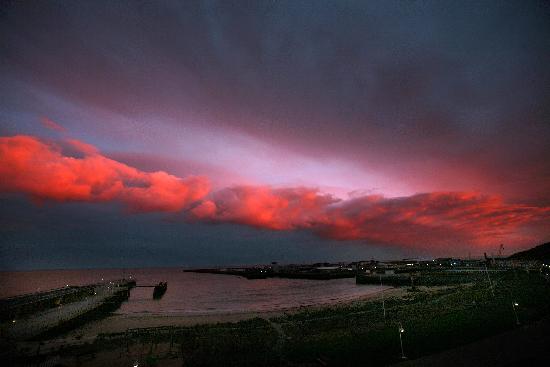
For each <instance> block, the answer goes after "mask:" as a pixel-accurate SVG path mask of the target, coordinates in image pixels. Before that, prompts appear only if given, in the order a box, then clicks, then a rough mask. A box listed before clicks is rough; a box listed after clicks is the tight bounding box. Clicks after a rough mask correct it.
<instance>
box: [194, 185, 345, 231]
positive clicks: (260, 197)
mask: <svg viewBox="0 0 550 367" xmlns="http://www.w3.org/2000/svg"><path fill="white" fill-rule="evenodd" d="M212 196H213V198H212V199H211V200H208V201H204V202H203V203H202V204H201V205H199V206H198V207H196V208H194V209H193V210H192V211H191V213H192V215H194V217H195V218H198V219H203V220H210V221H216V222H232V223H240V224H247V225H251V226H254V227H261V228H269V229H277V230H283V229H299V228H310V227H311V226H313V225H314V224H315V223H317V222H318V221H319V220H320V219H321V218H323V216H324V215H325V211H326V208H327V206H328V205H330V204H332V203H335V202H337V201H338V200H337V199H334V198H333V197H332V196H330V195H321V194H319V192H318V191H317V190H316V189H310V188H285V189H272V188H270V187H266V186H239V187H233V188H228V189H224V190H220V191H218V192H216V193H215V194H213V195H212Z"/></svg>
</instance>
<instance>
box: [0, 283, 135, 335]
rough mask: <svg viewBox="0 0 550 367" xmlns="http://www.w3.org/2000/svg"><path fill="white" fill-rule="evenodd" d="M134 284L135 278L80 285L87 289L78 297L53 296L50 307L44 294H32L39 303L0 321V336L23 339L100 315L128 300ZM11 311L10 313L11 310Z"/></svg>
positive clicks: (51, 331)
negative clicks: (62, 298)
mask: <svg viewBox="0 0 550 367" xmlns="http://www.w3.org/2000/svg"><path fill="white" fill-rule="evenodd" d="M133 286H135V281H128V280H119V281H115V282H106V283H100V284H94V285H88V286H85V287H83V288H85V289H87V291H86V292H85V293H83V294H80V296H79V297H77V298H73V299H68V300H69V301H71V302H68V303H63V302H58V301H59V298H55V299H56V300H57V301H55V302H54V304H55V306H54V307H50V304H51V300H48V301H44V294H40V293H37V294H35V295H33V296H34V297H35V299H36V300H37V302H38V305H32V304H31V305H30V306H29V305H28V304H25V306H24V309H23V310H24V311H25V312H24V313H21V314H20V317H21V318H13V319H11V320H3V322H2V323H1V324H0V337H1V338H3V339H8V340H9V339H15V340H26V339H31V338H37V337H40V336H43V335H51V334H54V333H56V332H61V331H63V330H65V329H70V328H71V327H74V326H75V325H78V324H80V323H82V322H85V321H86V320H88V319H90V318H93V317H97V316H100V314H101V313H105V312H110V311H112V310H114V309H116V308H118V306H120V304H121V303H122V302H123V301H124V300H126V299H128V297H129V291H130V289H131V288H132V287H133ZM44 293H51V292H44ZM33 308H34V309H37V310H38V311H37V312H34V313H31V314H29V313H28V310H29V309H33ZM11 312H12V315H13V312H14V311H13V310H12V311H11ZM3 319H5V316H4V317H3Z"/></svg>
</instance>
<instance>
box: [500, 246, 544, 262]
mask: <svg viewBox="0 0 550 367" xmlns="http://www.w3.org/2000/svg"><path fill="white" fill-rule="evenodd" d="M508 258H509V259H516V260H544V259H550V242H546V243H543V244H542V245H538V246H537V247H533V248H532V249H529V250H525V251H521V252H516V253H515V254H513V255H511V256H510V257H508Z"/></svg>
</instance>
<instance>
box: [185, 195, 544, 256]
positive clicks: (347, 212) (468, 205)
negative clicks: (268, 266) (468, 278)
mask: <svg viewBox="0 0 550 367" xmlns="http://www.w3.org/2000/svg"><path fill="white" fill-rule="evenodd" d="M191 214H192V215H193V216H194V218H195V219H201V220H208V221H211V222H232V223H240V224H246V225H251V226H255V227H260V228H268V229H275V230H288V229H309V230H312V231H314V232H315V233H317V234H319V235H321V236H323V237H329V238H334V239H339V240H368V241H371V242H375V243H388V244H402V245H407V244H409V245H415V246H420V247H427V248H429V247H435V246H437V245H442V244H457V243H471V244H491V243H493V244H494V243H495V242H496V241H500V240H502V239H505V238H508V239H509V238H510V237H511V236H512V237H513V236H514V234H515V231H516V229H517V228H518V227H520V226H521V225H524V224H548V220H549V218H550V208H546V207H532V206H526V205H520V204H506V203H504V202H503V201H502V199H501V198H499V197H497V196H486V195H480V194H477V193H456V192H449V193H447V192H442V193H429V194H417V195H413V196H410V197H403V198H384V197H381V196H375V195H366V196H362V197H359V198H354V199H350V200H345V201H342V200H338V199H335V198H334V197H331V196H329V195H321V194H320V193H319V192H318V191H317V190H315V189H308V188H295V189H290V188H287V189H272V188H269V187H250V186H243V187H233V188H229V189H225V190H222V191H219V192H217V193H215V194H214V195H212V198H211V199H210V200H206V201H203V202H202V203H201V204H200V205H199V206H197V207H195V208H194V209H193V210H191Z"/></svg>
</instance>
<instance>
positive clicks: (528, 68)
mask: <svg viewBox="0 0 550 367" xmlns="http://www.w3.org/2000/svg"><path fill="white" fill-rule="evenodd" d="M0 19H1V21H0V78H1V79H0V80H1V83H0V177H2V180H1V182H0V203H1V207H0V214H1V217H0V255H1V256H0V269H32V268H71V267H102V266H106V267H118V266H168V265H170V266H209V265H229V264H256V263H268V262H271V261H280V262H286V263H291V262H308V261H351V260H360V259H370V258H378V259H387V258H404V257H416V258H429V257H433V256H462V257H466V256H470V255H471V256H480V255H482V254H483V252H488V253H496V252H497V251H498V248H499V245H500V244H501V243H502V244H504V246H505V247H504V248H505V252H507V253H511V252H513V251H515V250H518V249H524V248H528V247H532V246H534V245H537V244H539V243H542V242H545V241H549V240H550V164H549V163H548V161H549V158H550V144H549V143H548V141H549V139H550V88H549V85H550V68H549V67H548V64H549V63H550V6H549V4H548V3H547V2H544V1H506V2H504V1H475V2H473V1H460V2H450V1H368V2H365V1H357V2H355V1H288V2H287V1H277V2H273V1H234V2H224V1H220V2H217V1H186V2H181V1H158V2H140V1H131V2H130V1H117V2H111V1H93V2H90V1H71V2H67V1H47V2H38V1H29V2H16V1H7V2H3V4H2V5H1V7H0Z"/></svg>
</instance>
